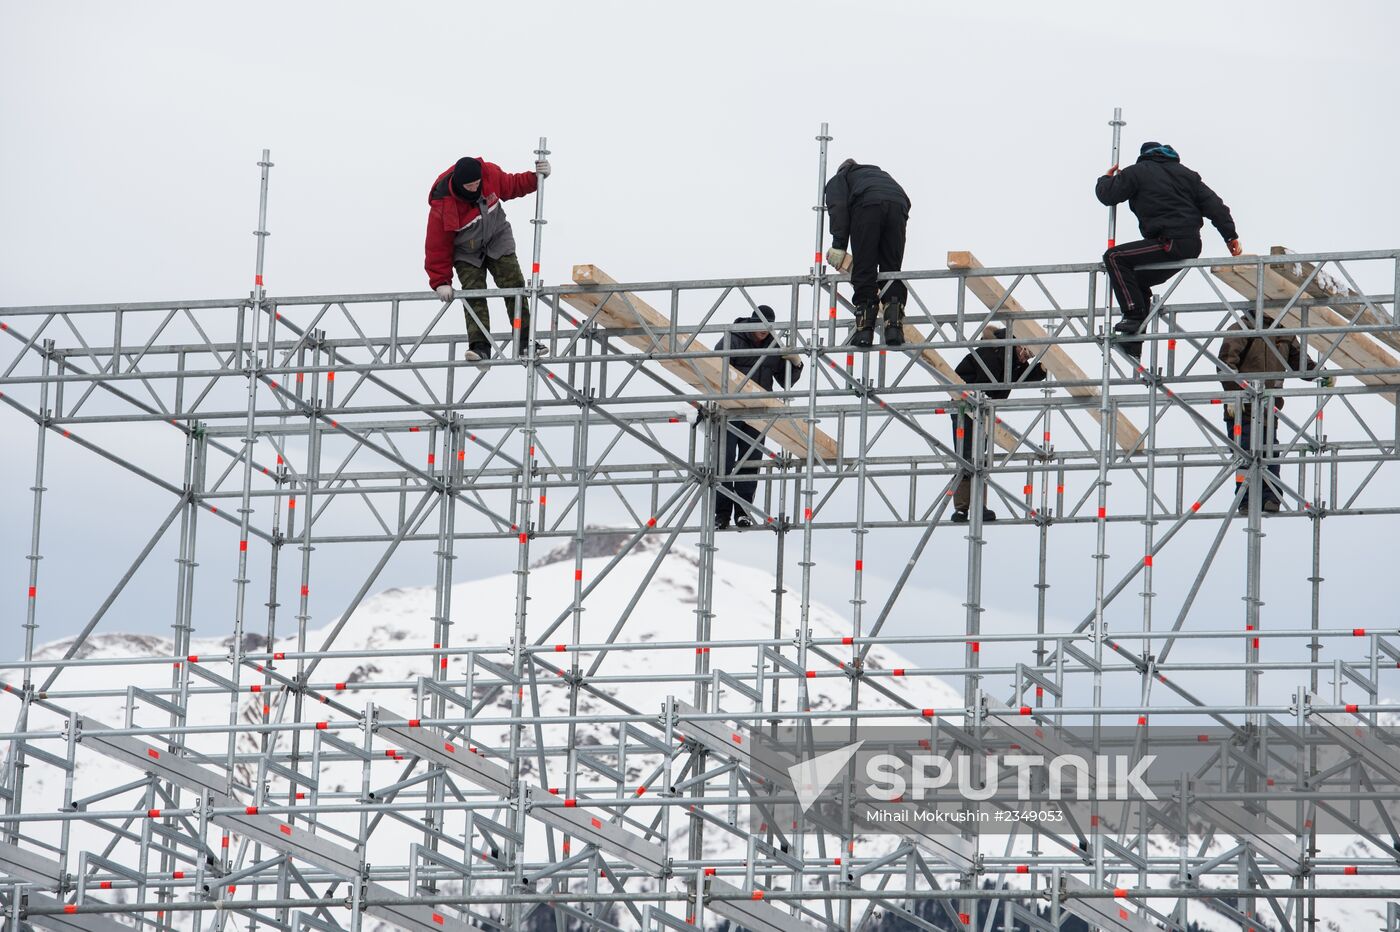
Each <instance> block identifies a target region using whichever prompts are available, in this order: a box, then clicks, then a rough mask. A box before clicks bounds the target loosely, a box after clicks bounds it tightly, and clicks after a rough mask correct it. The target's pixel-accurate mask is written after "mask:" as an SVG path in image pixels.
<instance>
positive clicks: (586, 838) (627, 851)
mask: <svg viewBox="0 0 1400 932" xmlns="http://www.w3.org/2000/svg"><path fill="white" fill-rule="evenodd" d="M528 795H529V800H530V803H531V805H530V815H532V816H534V817H535V818H536V819H539V820H540V821H541V822H543V823H544V824H545V825H548V826H551V827H553V828H556V829H558V830H559V831H561V832H564V833H565V834H568V835H572V836H573V837H574V838H577V839H579V840H580V841H583V842H586V843H587V844H590V845H593V846H594V847H596V848H598V850H600V851H606V852H608V853H609V854H612V855H615V856H616V857H620V858H623V859H624V860H626V861H627V862H628V863H630V864H635V865H636V866H638V867H641V868H644V869H646V870H648V871H650V872H651V873H653V874H659V873H661V871H662V870H663V869H664V868H665V866H666V849H665V848H663V847H662V846H661V845H659V844H657V843H656V842H650V841H646V840H644V839H642V838H639V837H638V836H637V835H636V834H635V833H633V832H630V831H628V830H627V829H625V828H623V827H622V826H620V825H617V824H615V823H612V822H609V821H608V820H607V818H606V817H604V816H600V815H596V814H595V813H594V812H593V811H592V810H591V809H587V808H585V809H578V808H569V809H566V808H563V807H561V806H556V805H546V806H541V805H538V803H539V802H542V801H547V802H558V801H559V797H557V796H553V795H551V794H548V793H546V792H545V791H544V790H543V789H541V788H540V787H538V786H532V787H530V788H529V790H528Z"/></svg>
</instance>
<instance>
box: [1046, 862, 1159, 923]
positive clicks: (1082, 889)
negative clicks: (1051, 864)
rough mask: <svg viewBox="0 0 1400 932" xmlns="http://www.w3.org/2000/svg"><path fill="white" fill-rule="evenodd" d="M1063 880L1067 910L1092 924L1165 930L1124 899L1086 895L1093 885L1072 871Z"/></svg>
mask: <svg viewBox="0 0 1400 932" xmlns="http://www.w3.org/2000/svg"><path fill="white" fill-rule="evenodd" d="M1062 882H1063V884H1064V892H1065V899H1064V907H1065V910H1066V911H1068V912H1070V913H1072V914H1073V915H1075V916H1078V917H1079V918H1080V919H1083V920H1084V921H1085V922H1086V923H1088V925H1089V928H1091V929H1092V928H1100V929H1103V930H1105V932H1162V929H1161V926H1159V925H1157V924H1156V923H1155V922H1149V921H1148V920H1146V919H1144V918H1142V917H1141V916H1139V915H1138V914H1137V913H1136V912H1135V911H1134V910H1131V909H1129V908H1128V905H1127V903H1126V902H1125V901H1124V900H1123V899H1120V898H1118V897H1114V898H1112V899H1109V898H1108V897H1094V898H1086V897H1084V896H1083V894H1085V893H1090V892H1092V891H1093V889H1094V888H1093V887H1091V886H1089V885H1088V884H1087V883H1085V882H1084V881H1082V880H1075V879H1074V878H1073V877H1070V876H1069V875H1065V876H1064V877H1063V878H1062Z"/></svg>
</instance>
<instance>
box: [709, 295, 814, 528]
mask: <svg viewBox="0 0 1400 932" xmlns="http://www.w3.org/2000/svg"><path fill="white" fill-rule="evenodd" d="M774 316H775V315H774V313H773V309H772V308H771V307H769V306H768V305H766V304H760V305H759V306H758V308H757V309H756V310H755V311H754V312H753V313H752V314H750V315H749V316H747V317H738V318H735V320H734V327H733V329H731V330H729V331H728V332H727V333H725V335H724V336H722V337H720V338H719V342H717V343H716V344H715V349H716V350H718V351H720V352H725V351H731V352H734V355H732V356H729V357H728V359H729V365H730V366H731V367H732V368H733V369H734V370H735V371H736V372H737V373H739V377H738V378H735V379H731V380H730V381H729V383H728V387H727V388H726V391H730V392H740V391H743V390H744V389H743V388H742V386H743V385H744V384H746V383H749V384H753V385H756V386H758V387H759V388H761V389H763V390H764V391H766V392H771V391H772V390H773V383H775V382H776V383H777V384H778V385H781V386H783V387H785V388H789V387H791V386H793V385H795V384H797V380H798V379H799V378H801V377H802V357H801V356H799V355H797V354H796V353H785V354H782V355H779V354H777V353H767V354H764V353H760V352H758V351H759V350H771V349H775V348H777V347H778V346H779V345H780V344H779V343H778V342H777V341H776V340H774V339H773V333H772V328H773V319H774ZM735 351H737V352H735ZM730 375H731V376H732V375H734V373H732V372H731V373H730ZM723 446H724V457H723V459H722V461H721V465H722V467H723V471H722V472H721V473H720V475H721V476H724V477H728V478H727V481H723V482H721V483H720V491H719V492H718V494H716V495H715V529H716V530H720V531H723V530H726V529H727V528H728V527H729V522H730V519H731V518H732V519H733V521H734V524H735V525H736V526H737V527H739V528H740V529H743V528H751V527H753V518H751V517H750V516H749V511H748V508H747V507H746V506H748V505H752V504H753V500H754V496H755V495H756V494H757V492H758V467H759V464H760V462H761V461H762V459H763V433H762V432H761V431H759V430H758V429H757V428H756V427H754V426H753V425H751V424H749V423H748V422H747V421H745V420H743V419H742V418H740V417H733V416H731V417H729V418H728V420H727V422H726V424H725V429H724V444H723Z"/></svg>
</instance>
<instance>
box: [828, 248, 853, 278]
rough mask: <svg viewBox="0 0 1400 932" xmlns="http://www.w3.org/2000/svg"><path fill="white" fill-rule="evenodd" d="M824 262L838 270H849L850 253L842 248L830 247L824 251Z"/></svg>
mask: <svg viewBox="0 0 1400 932" xmlns="http://www.w3.org/2000/svg"><path fill="white" fill-rule="evenodd" d="M826 264H827V265H829V266H831V267H832V268H834V269H836V271H838V272H849V271H850V270H851V254H850V253H849V252H847V251H846V250H844V249H836V248H834V247H833V248H831V249H828V250H827V251H826Z"/></svg>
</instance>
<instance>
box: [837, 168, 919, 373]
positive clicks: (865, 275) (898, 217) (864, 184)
mask: <svg viewBox="0 0 1400 932" xmlns="http://www.w3.org/2000/svg"><path fill="white" fill-rule="evenodd" d="M909 207H910V203H909V195H907V194H905V193H904V189H903V188H901V187H900V186H899V182H897V181H895V180H894V179H893V178H892V177H890V175H889V173H888V172H884V171H881V170H880V168H879V167H878V166H875V165H861V164H859V163H857V162H856V160H855V159H846V161H844V162H842V163H841V167H840V168H838V169H836V174H835V175H833V176H832V177H831V180H830V181H828V182H827V183H826V210H827V216H828V218H829V221H830V224H831V248H830V249H828V250H827V252H826V261H827V262H828V263H830V264H831V265H832V266H833V267H835V268H836V269H837V270H838V271H842V272H845V271H848V270H849V271H850V273H851V288H852V290H853V291H854V292H855V294H854V295H853V296H852V298H851V303H852V304H854V305H855V309H856V329H855V334H854V335H853V336H852V337H851V345H852V346H855V347H858V348H860V349H867V348H869V347H870V345H871V344H872V343H874V342H875V316H876V314H877V313H878V311H879V307H880V290H879V275H880V273H881V272H898V271H899V270H900V269H901V268H903V267H904V228H905V226H906V225H907V224H908V222H909ZM848 244H849V245H850V247H851V249H850V252H849V253H848V252H847V251H846V247H847V245H848ZM907 295H908V288H906V287H905V285H904V282H902V281H892V282H890V283H889V287H888V288H886V289H885V295H884V298H885V302H884V303H885V345H886V346H902V345H903V344H904V303H905V298H906V297H907Z"/></svg>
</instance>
